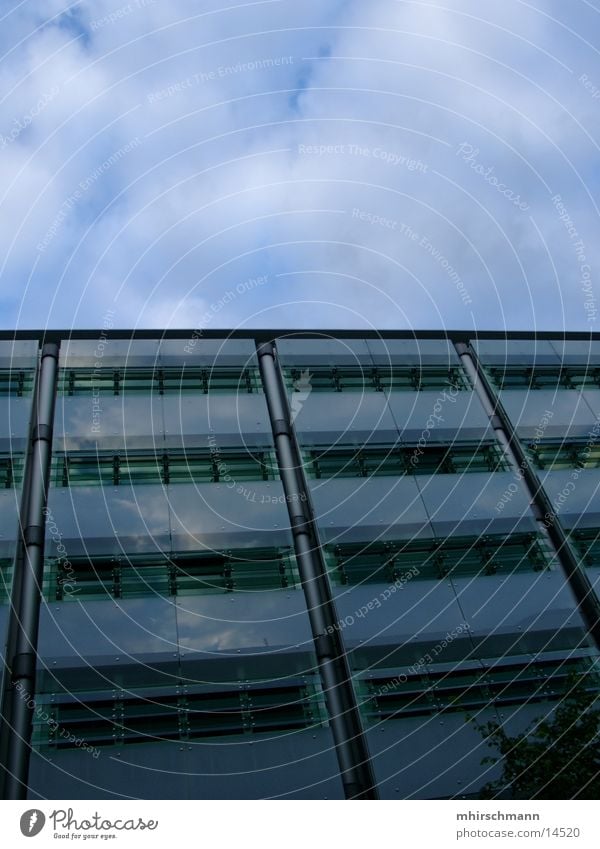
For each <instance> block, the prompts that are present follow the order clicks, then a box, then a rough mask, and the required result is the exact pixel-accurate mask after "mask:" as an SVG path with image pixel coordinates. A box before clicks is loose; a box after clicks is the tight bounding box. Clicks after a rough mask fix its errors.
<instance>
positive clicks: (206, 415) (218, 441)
mask: <svg viewBox="0 0 600 849" xmlns="http://www.w3.org/2000/svg"><path fill="white" fill-rule="evenodd" d="M164 410H165V429H166V442H167V445H168V446H169V447H174V448H177V447H182V446H186V445H194V446H198V447H202V448H205V447H211V446H212V448H213V453H218V451H217V449H218V448H221V447H229V446H242V445H249V446H259V447H260V448H264V447H265V446H268V445H271V444H272V442H273V437H272V431H271V424H270V420H269V413H268V410H267V402H266V400H265V397H264V395H257V394H248V393H245V392H244V393H242V394H236V395H225V394H224V395H215V396H210V395H198V396H195V397H184V398H179V397H175V396H168V395H165V397H164Z"/></svg>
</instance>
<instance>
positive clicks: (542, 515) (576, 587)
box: [455, 342, 600, 649]
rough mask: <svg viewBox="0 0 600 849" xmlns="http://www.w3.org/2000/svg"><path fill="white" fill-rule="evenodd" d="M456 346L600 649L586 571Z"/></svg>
mask: <svg viewBox="0 0 600 849" xmlns="http://www.w3.org/2000/svg"><path fill="white" fill-rule="evenodd" d="M455 347H456V351H457V353H458V355H459V357H460V359H461V362H462V364H463V366H464V368H465V371H466V372H467V374H468V375H469V377H470V379H471V382H472V383H473V389H474V391H475V392H476V394H477V396H478V397H479V400H480V401H481V403H482V405H483V408H484V410H485V411H486V413H487V415H488V416H489V418H490V423H491V425H492V427H493V428H494V431H495V433H496V437H497V438H498V440H499V442H500V443H501V445H502V447H503V449H504V453H505V455H506V457H507V458H508V460H509V462H510V464H511V466H512V467H513V469H514V470H515V471H516V472H517V473H518V474H519V476H522V478H523V480H524V481H525V485H526V486H527V490H528V492H529V496H530V498H531V503H532V508H533V512H534V515H535V518H536V520H537V523H538V527H539V529H540V532H541V533H543V534H544V536H546V538H547V539H548V540H549V541H550V543H551V546H552V548H553V549H554V551H555V552H556V556H557V558H558V561H559V563H560V564H561V566H562V568H563V570H564V572H565V575H566V578H567V581H568V583H569V585H570V587H571V589H572V591H573V593H574V595H575V598H576V600H577V604H578V606H579V610H580V613H581V615H582V617H583V620H584V622H585V625H586V627H587V630H588V632H589V634H590V635H591V636H592V637H593V639H594V641H595V643H596V646H597V647H598V648H599V649H600V602H599V601H598V597H597V596H596V593H595V592H594V588H593V587H592V584H591V583H590V580H589V578H588V576H587V574H586V572H585V569H584V568H583V567H582V566H581V564H580V562H579V558H578V557H577V555H576V553H575V552H574V550H573V548H572V546H571V543H570V542H569V539H568V538H567V536H566V534H565V532H564V530H563V528H562V525H561V524H560V521H559V519H558V517H557V516H556V514H555V513H554V509H553V507H552V503H551V501H550V499H549V498H548V495H547V494H546V491H545V489H544V487H543V486H542V484H541V481H540V479H539V478H538V476H537V474H536V472H535V470H534V468H533V466H532V465H531V463H530V462H529V458H528V457H527V454H526V453H525V451H524V449H523V446H522V445H521V443H520V441H519V438H518V436H517V434H516V431H515V429H514V427H513V425H512V422H511V420H510V418H509V416H508V415H507V413H506V411H505V409H504V407H503V406H502V403H501V402H500V399H499V398H497V397H496V394H495V393H494V390H493V389H492V386H491V384H490V382H489V380H488V378H487V375H486V373H485V370H484V368H483V367H482V366H481V364H480V362H479V360H478V358H477V355H476V354H475V353H474V351H473V350H472V349H471V348H470V347H469V346H468V345H467V344H466V343H464V342H456V343H455Z"/></svg>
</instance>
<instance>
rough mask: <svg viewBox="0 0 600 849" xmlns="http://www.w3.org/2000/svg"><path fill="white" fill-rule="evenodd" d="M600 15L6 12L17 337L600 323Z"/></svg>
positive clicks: (385, 1)
mask: <svg viewBox="0 0 600 849" xmlns="http://www.w3.org/2000/svg"><path fill="white" fill-rule="evenodd" d="M599 59H600V0H569V2H568V3H566V2H564V0H532V2H523V0H487V2H483V3H482V2H481V0H477V2H475V0H445V2H439V3H438V2H419V1H418V0H302V2H298V0H256V2H225V0H205V2H202V3H194V2H191V0H131V2H122V0H89V2H74V3H68V2H66V0H44V2H39V0H24V2H18V3H15V2H13V0H2V2H1V3H0V104H1V105H0V220H1V223H2V226H1V229H0V234H1V235H0V245H1V249H0V323H1V327H2V328H3V329H12V328H18V329H31V328H48V327H49V328H64V329H69V328H97V327H102V326H103V324H107V323H109V322H110V323H111V324H113V325H114V326H116V327H120V328H167V329H172V328H194V329H208V328H210V329H218V328H238V327H239V328H261V327H279V328H311V327H314V328H330V329H343V328H377V329H417V330H418V329H429V328H431V329H439V328H445V329H467V330H470V329H471V328H473V329H478V330H485V329H490V330H494V329H511V330H563V329H567V330H579V331H588V330H591V331H594V330H597V329H598V327H599V326H600V324H599V322H600V319H599V317H598V312H599V310H600V279H599V278H598V269H599V267H600V265H599V262H600V256H599V252H600V240H599V239H598V238H597V231H598V224H599V218H600V215H599V208H598V203H599V197H598V195H599V184H600V169H599V168H598V163H599V148H598V145H599V142H600V62H599Z"/></svg>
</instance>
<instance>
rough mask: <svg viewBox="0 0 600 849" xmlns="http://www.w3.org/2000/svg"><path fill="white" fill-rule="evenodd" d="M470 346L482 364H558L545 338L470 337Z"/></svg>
mask: <svg viewBox="0 0 600 849" xmlns="http://www.w3.org/2000/svg"><path fill="white" fill-rule="evenodd" d="M471 346H472V348H473V349H474V351H475V352H476V354H477V356H478V357H479V360H480V361H481V362H482V363H483V364H484V365H495V366H501V365H504V364H514V365H523V364H531V363H536V364H537V365H558V364H559V362H560V361H559V358H558V354H557V353H556V350H555V349H554V347H553V346H552V343H551V342H548V341H547V340H541V339H538V340H535V339H480V340H475V339H472V340H471Z"/></svg>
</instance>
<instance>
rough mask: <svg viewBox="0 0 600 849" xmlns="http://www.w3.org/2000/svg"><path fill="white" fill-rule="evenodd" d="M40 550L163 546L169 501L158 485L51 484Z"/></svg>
mask: <svg viewBox="0 0 600 849" xmlns="http://www.w3.org/2000/svg"><path fill="white" fill-rule="evenodd" d="M48 508H49V516H48V521H47V525H46V555H47V556H48V557H56V556H57V554H58V555H60V554H61V553H62V554H63V555H64V551H62V549H61V550H59V551H58V552H57V548H58V546H59V545H60V544H61V542H62V545H63V546H64V548H65V549H66V552H67V557H68V558H69V559H71V558H73V557H77V556H79V555H86V554H88V553H90V554H103V555H120V554H123V553H124V552H127V553H128V554H134V553H141V552H150V553H154V552H158V551H165V550H169V548H170V534H169V503H168V497H167V493H166V491H165V489H164V488H163V487H162V486H142V487H129V486H119V487H85V486H81V487H76V488H74V489H63V488H55V487H53V488H51V490H50V494H49V498H48Z"/></svg>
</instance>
